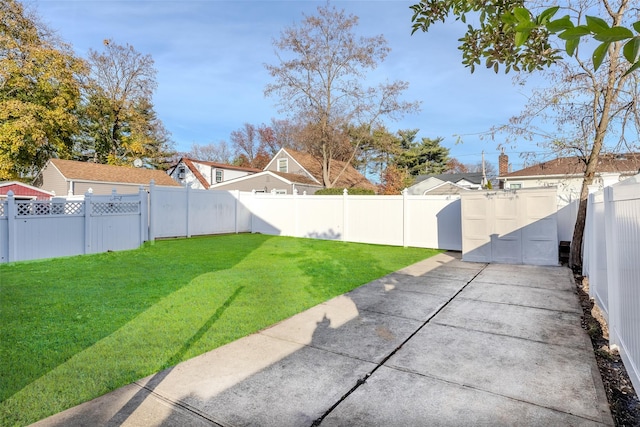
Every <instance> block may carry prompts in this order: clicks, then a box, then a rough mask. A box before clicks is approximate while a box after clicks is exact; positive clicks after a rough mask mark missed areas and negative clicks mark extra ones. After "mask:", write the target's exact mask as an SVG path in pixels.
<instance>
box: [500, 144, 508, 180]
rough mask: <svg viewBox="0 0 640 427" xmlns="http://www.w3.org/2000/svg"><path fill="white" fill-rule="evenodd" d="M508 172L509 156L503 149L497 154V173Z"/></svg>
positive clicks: (502, 174)
mask: <svg viewBox="0 0 640 427" xmlns="http://www.w3.org/2000/svg"><path fill="white" fill-rule="evenodd" d="M508 173H509V156H507V155H506V154H504V150H502V153H500V155H499V156H498V174H499V175H500V176H504V175H506V174H508Z"/></svg>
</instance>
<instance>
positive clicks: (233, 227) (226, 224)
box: [149, 183, 251, 240]
mask: <svg viewBox="0 0 640 427" xmlns="http://www.w3.org/2000/svg"><path fill="white" fill-rule="evenodd" d="M239 195H240V192H238V191H211V190H193V189H191V188H189V187H186V188H185V187H157V186H155V185H154V184H153V183H151V185H150V186H149V199H150V203H149V240H154V239H157V238H165V237H191V236H198V235H207V234H224V233H241V232H250V231H251V212H250V211H249V209H248V208H247V207H246V206H244V205H242V204H241V203H240V201H239V197H240V196H239Z"/></svg>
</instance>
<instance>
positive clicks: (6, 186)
mask: <svg viewBox="0 0 640 427" xmlns="http://www.w3.org/2000/svg"><path fill="white" fill-rule="evenodd" d="M9 191H13V195H14V197H15V198H16V199H23V200H24V199H29V200H49V199H51V198H52V197H54V196H55V193H53V192H51V191H44V190H43V189H41V188H38V187H34V186H32V185H29V184H25V183H24V182H19V181H5V182H0V199H4V198H6V197H7V193H8V192H9Z"/></svg>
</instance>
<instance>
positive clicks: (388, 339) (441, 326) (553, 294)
mask: <svg viewBox="0 0 640 427" xmlns="http://www.w3.org/2000/svg"><path fill="white" fill-rule="evenodd" d="M581 314H582V311H581V308H580V305H579V301H578V296H577V295H576V293H575V285H574V283H573V277H572V275H571V272H570V270H569V269H567V268H562V267H534V266H513V265H494V264H491V265H486V264H476V263H465V262H462V261H460V260H459V254H454V253H446V254H440V255H438V256H436V257H433V258H430V259H427V260H424V261H422V262H419V263H417V264H414V265H412V266H410V267H407V268H405V269H403V270H400V271H398V272H395V273H393V274H390V275H388V276H386V277H384V278H381V279H379V280H376V281H374V282H371V283H368V284H366V285H364V286H362V287H360V288H358V289H355V290H354V291H352V292H350V293H348V294H345V295H342V296H339V297H337V298H334V299H332V300H330V301H327V302H326V303H323V304H320V305H318V306H316V307H313V308H311V309H310V310H307V311H305V312H303V313H300V314H298V315H296V316H293V317H291V318H289V319H287V320H285V321H283V322H281V323H279V324H276V325H274V326H272V327H270V328H268V329H265V330H263V331H261V332H259V333H256V334H254V335H250V336H248V337H246V338H243V339H240V340H238V341H235V342H232V343H230V344H228V345H226V346H224V347H221V348H218V349H216V350H213V351H211V352H209V353H206V354H203V355H201V356H199V357H196V358H194V359H191V360H188V361H186V362H183V363H181V364H179V365H177V366H176V367H174V368H171V369H168V370H166V371H163V372H160V373H158V374H156V375H153V376H151V377H148V378H145V379H143V380H140V381H137V382H136V383H134V384H131V385H129V386H126V387H123V388H121V389H119V390H116V391H114V392H112V393H109V394H107V395H105V396H102V397H100V398H98V399H95V400H93V401H91V402H87V403H84V404H82V405H80V406H77V407H75V408H71V409H69V410H67V411H65V412H62V413H60V414H57V415H54V416H52V417H50V418H47V419H45V420H42V421H40V422H38V423H36V424H35V425H37V426H63V425H64V426H67V425H74V426H81V425H84V426H98V425H105V426H120V425H122V426H211V425H213V426H218V425H219V426H279V427H281V426H313V425H321V426H432V425H440V426H459V425H486V426H489V425H490V426H515V425H518V426H526V425H529V426H543V425H544V426H547V425H557V426H560V425H562V426H601V425H613V420H612V418H611V414H610V411H609V406H608V404H607V400H606V397H605V394H604V389H603V386H602V381H601V378H600V375H599V372H598V368H597V365H596V362H595V358H594V355H593V350H592V347H591V343H590V341H589V339H588V336H587V335H586V332H585V331H584V330H583V329H582V328H581V326H580V317H581Z"/></svg>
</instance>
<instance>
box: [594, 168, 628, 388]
mask: <svg viewBox="0 0 640 427" xmlns="http://www.w3.org/2000/svg"><path fill="white" fill-rule="evenodd" d="M587 209H588V210H587V223H586V227H585V235H584V250H583V253H584V260H583V274H584V275H585V276H587V277H588V278H589V292H590V293H591V296H592V297H593V298H594V300H595V302H596V304H597V305H598V306H599V307H600V308H601V309H602V311H603V312H604V313H605V315H606V317H607V322H608V326H609V340H610V343H611V344H612V345H615V346H617V347H618V349H619V351H620V355H621V356H622V360H623V362H624V365H625V368H626V369H627V372H628V373H629V376H630V377H631V382H632V383H633V386H634V388H635V389H636V390H637V391H640V175H636V176H635V177H633V178H631V179H629V180H626V181H623V182H620V183H618V184H615V185H613V186H610V187H605V189H604V190H603V191H600V192H598V193H594V194H590V195H589V204H588V208H587Z"/></svg>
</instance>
